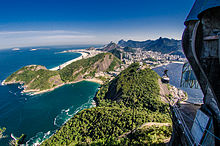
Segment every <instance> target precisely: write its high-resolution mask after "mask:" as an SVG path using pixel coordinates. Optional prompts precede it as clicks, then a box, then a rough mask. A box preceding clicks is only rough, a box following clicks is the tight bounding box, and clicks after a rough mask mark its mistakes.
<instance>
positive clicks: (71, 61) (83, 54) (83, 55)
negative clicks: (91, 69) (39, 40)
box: [49, 52, 88, 71]
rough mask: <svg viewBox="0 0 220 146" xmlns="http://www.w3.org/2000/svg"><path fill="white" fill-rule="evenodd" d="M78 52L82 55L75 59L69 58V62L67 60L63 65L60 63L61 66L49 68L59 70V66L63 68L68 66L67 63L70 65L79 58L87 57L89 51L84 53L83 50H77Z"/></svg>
mask: <svg viewBox="0 0 220 146" xmlns="http://www.w3.org/2000/svg"><path fill="white" fill-rule="evenodd" d="M76 53H80V54H81V56H79V57H78V58H74V59H72V60H69V61H67V62H65V63H63V64H61V65H59V66H57V67H54V68H51V69H49V70H53V71H54V70H58V69H59V68H60V69H62V68H64V67H66V66H67V65H69V64H71V63H73V62H75V61H77V60H80V59H83V58H86V57H87V56H88V54H87V53H83V52H76Z"/></svg>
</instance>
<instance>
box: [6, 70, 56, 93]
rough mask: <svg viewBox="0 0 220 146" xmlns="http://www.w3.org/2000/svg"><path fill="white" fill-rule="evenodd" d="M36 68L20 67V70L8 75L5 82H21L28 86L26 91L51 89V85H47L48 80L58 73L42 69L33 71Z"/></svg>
mask: <svg viewBox="0 0 220 146" xmlns="http://www.w3.org/2000/svg"><path fill="white" fill-rule="evenodd" d="M36 67H37V66H36ZM36 67H34V66H32V67H28V66H25V67H22V68H21V69H19V70H18V71H16V72H15V73H13V74H12V75H10V76H9V77H8V78H7V79H6V80H5V81H6V82H9V81H13V80H15V81H20V82H23V83H24V85H28V88H27V90H29V89H40V90H45V89H50V88H52V87H53V85H52V84H51V83H49V78H51V77H53V76H56V75H58V72H57V71H50V70H44V69H40V70H37V71H35V70H34V68H36ZM19 72H21V73H19Z"/></svg>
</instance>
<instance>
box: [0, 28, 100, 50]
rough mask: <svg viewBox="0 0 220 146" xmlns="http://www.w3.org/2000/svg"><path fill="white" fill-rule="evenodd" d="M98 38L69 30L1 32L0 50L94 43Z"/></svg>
mask: <svg viewBox="0 0 220 146" xmlns="http://www.w3.org/2000/svg"><path fill="white" fill-rule="evenodd" d="M94 38H96V36H94V35H89V34H87V33H82V32H77V31H68V30H45V31H42V30H41V31H32V30H30V31H0V49H3V48H12V47H25V46H40V45H65V44H88V43H92V40H94Z"/></svg>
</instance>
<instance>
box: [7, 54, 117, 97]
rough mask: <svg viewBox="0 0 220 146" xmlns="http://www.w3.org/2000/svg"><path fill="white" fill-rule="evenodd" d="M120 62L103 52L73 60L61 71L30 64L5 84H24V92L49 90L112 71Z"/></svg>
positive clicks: (15, 73) (9, 78)
mask: <svg viewBox="0 0 220 146" xmlns="http://www.w3.org/2000/svg"><path fill="white" fill-rule="evenodd" d="M120 63H121V61H120V60H119V59H118V58H117V57H115V56H114V55H112V54H111V53H101V54H98V55H96V56H94V57H90V58H87V59H81V60H78V61H76V62H73V63H71V64H69V65H67V66H66V67H64V68H63V69H61V70H59V71H51V70H48V69H47V68H46V67H44V66H41V65H29V66H25V67H22V68H21V69H19V70H18V71H16V72H14V73H13V74H12V75H10V76H9V77H8V78H7V79H6V80H5V81H4V84H5V85H6V84H14V83H20V84H23V85H24V90H23V92H35V93H41V92H47V91H51V90H53V89H54V88H56V87H59V86H62V85H64V84H67V83H71V82H77V81H81V80H84V79H92V78H95V74H96V73H99V72H106V71H112V70H114V68H115V67H118V66H119V65H120Z"/></svg>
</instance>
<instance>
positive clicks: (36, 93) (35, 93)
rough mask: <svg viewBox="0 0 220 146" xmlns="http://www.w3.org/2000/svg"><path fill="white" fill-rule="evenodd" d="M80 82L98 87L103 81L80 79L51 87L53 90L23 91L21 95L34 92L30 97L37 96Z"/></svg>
mask: <svg viewBox="0 0 220 146" xmlns="http://www.w3.org/2000/svg"><path fill="white" fill-rule="evenodd" d="M82 81H88V82H94V83H98V84H100V85H102V84H103V81H102V80H100V79H97V78H92V79H82V80H78V81H73V82H68V83H63V84H60V85H58V86H56V87H53V88H50V89H46V90H42V91H37V90H26V91H25V90H23V91H22V93H30V92H34V93H31V94H30V95H38V94H43V93H47V92H51V91H53V90H55V89H57V88H59V87H62V86H64V85H68V84H75V83H79V82H82Z"/></svg>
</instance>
